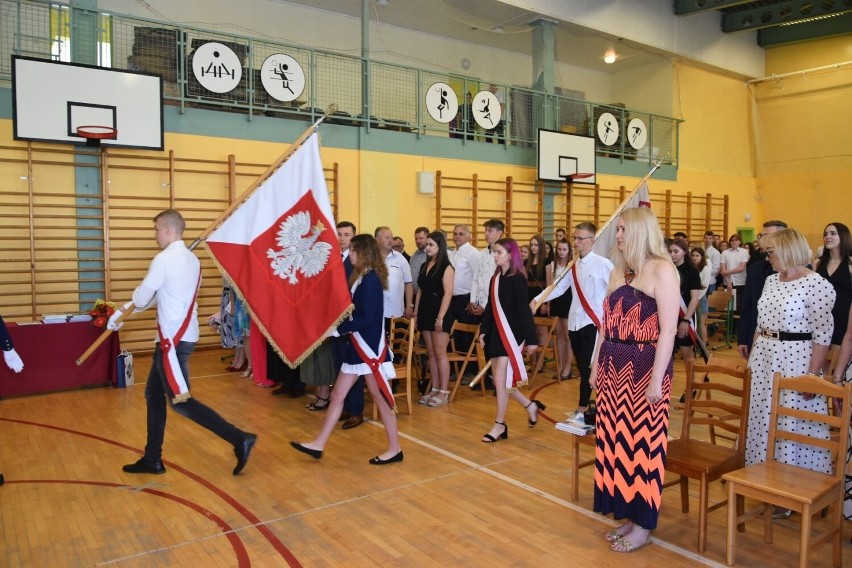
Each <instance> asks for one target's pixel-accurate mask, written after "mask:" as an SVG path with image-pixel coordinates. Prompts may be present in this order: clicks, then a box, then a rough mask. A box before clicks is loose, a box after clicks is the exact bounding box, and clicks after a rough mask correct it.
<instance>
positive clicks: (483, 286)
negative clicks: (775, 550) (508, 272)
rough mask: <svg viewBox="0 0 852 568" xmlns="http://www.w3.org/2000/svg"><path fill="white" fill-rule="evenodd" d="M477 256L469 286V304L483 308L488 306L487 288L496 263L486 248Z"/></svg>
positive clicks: (495, 268)
mask: <svg viewBox="0 0 852 568" xmlns="http://www.w3.org/2000/svg"><path fill="white" fill-rule="evenodd" d="M477 254H478V255H479V259H478V261H477V263H476V270H475V271H474V273H473V281H472V282H471V284H470V303H471V304H476V305H477V306H480V307H482V308H484V307H485V306H486V305H487V304H488V286H489V285H490V284H491V277H492V276H494V271H495V270H497V263H496V262H494V257H493V256H491V249H490V248H488V247H485V248H484V249H482V250H481V251H479V252H478V253H477Z"/></svg>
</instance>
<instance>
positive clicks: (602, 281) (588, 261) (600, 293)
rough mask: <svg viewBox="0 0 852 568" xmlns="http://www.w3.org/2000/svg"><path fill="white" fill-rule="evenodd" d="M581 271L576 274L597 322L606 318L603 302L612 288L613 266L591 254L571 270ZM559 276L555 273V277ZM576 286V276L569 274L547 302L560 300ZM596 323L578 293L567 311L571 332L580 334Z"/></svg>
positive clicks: (549, 296) (598, 256)
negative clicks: (581, 330)
mask: <svg viewBox="0 0 852 568" xmlns="http://www.w3.org/2000/svg"><path fill="white" fill-rule="evenodd" d="M578 268H579V272H578V273H577V275H578V279H579V281H580V286H581V287H582V289H583V296H584V297H585V298H586V301H587V302H588V303H589V306H590V307H591V308H592V311H593V312H595V315H596V316H598V321H600V320H601V319H603V302H604V298H606V289H607V287H608V286H609V275H610V273H611V272H612V269H613V266H612V263H611V262H610V261H609V259H608V258H604V257H602V256H600V255H599V254H596V253H595V252H594V251H592V252H589V254H587V255H586V256H584V257H582V258H579V259H578V260H577V262H576V263H575V264H574V266H573V267H572V268H571V270H572V271H574V270H577V269H578ZM556 276H557V275H556V274H555V275H554V277H556ZM573 286H574V275H573V274H572V273H568V274H566V275H565V276H563V277H562V279H561V280H560V281H559V282H558V283H557V284H556V287H555V288H554V289H553V291H552V292H550V294H549V295H548V296H547V299H545V300H544V301H546V302H549V301H551V300H554V299H556V298H558V297H559V296H561V295H562V294H564V293H565V292H566V291H567V290H568V289H569V288H571V287H573ZM543 294H544V292H542V293H541V294H539V295H538V296H536V300H539V299H540V298H541V296H542V295H543ZM593 324H594V322H593V321H592V318H590V317H589V314H587V313H586V310H585V309H583V303H582V302H581V301H580V299H579V298H578V297H577V293H576V292H575V293H574V298H573V299H572V300H571V308H570V309H569V310H568V330H569V331H577V330H578V329H582V328H584V327H586V326H587V325H593Z"/></svg>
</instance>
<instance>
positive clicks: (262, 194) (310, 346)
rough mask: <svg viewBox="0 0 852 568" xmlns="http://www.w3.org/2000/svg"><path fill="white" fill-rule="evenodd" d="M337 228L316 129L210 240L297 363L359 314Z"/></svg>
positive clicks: (266, 330)
mask: <svg viewBox="0 0 852 568" xmlns="http://www.w3.org/2000/svg"><path fill="white" fill-rule="evenodd" d="M335 225H336V224H335V221H334V218H333V215H332V210H331V203H330V201H329V198H328V189H327V188H326V185H325V176H324V174H323V169H322V162H321V160H320V152H319V136H318V135H317V134H316V133H314V134H313V135H311V136H310V137H309V138H308V139H307V140H306V141H305V143H304V144H303V145H302V146H301V147H300V148H299V149H298V150H296V152H295V153H293V155H292V156H290V158H289V159H288V160H287V161H286V162H284V163H283V164H282V165H281V167H279V168H278V169H277V170H276V171H275V172H274V173H273V174H272V175H271V176H269V177H268V178H267V179H266V180H265V181H263V182H262V183H261V184H260V186H259V187H258V189H257V190H256V191H255V192H254V193H253V194H252V195H251V196H250V197H249V198H248V199H246V201H245V202H244V203H243V204H242V205H240V207H239V208H237V209H236V210H234V212H233V213H232V214H231V215H230V216H229V217H228V219H227V220H226V221H225V222H224V223H222V225H220V226H219V227H218V228H217V229H216V230H215V231H213V232H212V233H211V234H210V235H209V236H208V237H207V238H206V240H205V244H206V246H207V249H208V250H209V251H210V254H211V256H212V257H213V259H214V261H215V262H216V264H217V265H218V266H219V268H220V269H221V270H222V272H223V273H224V274H225V275H226V276H227V277H228V279H230V280H231V282H232V283H233V286H234V289H235V290H236V292H237V294H238V295H239V297H240V298H241V299H242V300H243V302H244V303H245V304H246V307H247V308H248V311H249V313H250V314H251V316H252V318H253V319H254V321H255V323H256V324H257V327H258V328H259V329H260V331H261V332H262V333H263V334H264V335H265V336H266V338H267V340H268V341H269V343H270V344H271V345H272V346H273V347H274V348H275V350H276V351H277V352H278V354H279V355H281V358H282V359H283V360H284V362H286V363H287V364H288V365H290V366H291V367H296V366H297V365H299V364H300V363H301V362H302V361H304V359H305V358H306V357H307V356H308V355H310V354H311V352H313V350H314V349H315V348H316V347H317V346H318V345H319V344H320V343H321V342H322V341H323V339H324V338H325V337H327V336H328V335H329V334H330V333H331V332H332V331H333V330H334V329H336V328H337V326H338V325H339V323H340V321H342V320H343V318H345V317H347V316H348V315H349V313H350V312H351V311H352V297H351V295H350V294H349V286H348V283H347V281H346V272H345V270H344V268H343V262H342V261H341V258H340V245H339V243H338V241H337V229H336V227H335Z"/></svg>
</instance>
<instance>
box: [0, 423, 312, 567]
mask: <svg viewBox="0 0 852 568" xmlns="http://www.w3.org/2000/svg"><path fill="white" fill-rule="evenodd" d="M0 420H3V421H5V422H15V423H18V424H26V425H29V426H38V427H40V428H48V429H51V430H58V431H60V432H67V433H69V434H75V435H77V436H83V437H85V438H91V439H93V440H98V441H99V442H104V443H106V444H111V445H113V446H118V447H119V448H123V449H125V450H130V451H133V452H136V453H138V454H141V453H143V452H142V450H140V449H139V448H134V447H133V446H130V445H128V444H124V443H121V442H116V441H115V440H110V439H109V438H104V437H103V436H98V435H95V434H89V433H88V432H80V431H78V430H72V429H70V428H63V427H61V426H54V425H52V424H42V423H40V422H30V421H28V420H15V419H11V418H0ZM163 462H164V463H165V464H167V465H168V466H169V467H170V468H172V469H175V470H177V471H179V472H180V473H182V474H184V475H185V476H187V477H189V478H190V479H192V480H194V481H195V482H196V483H199V484H200V485H202V486H203V487H206V488H207V489H209V490H210V491H212V492H213V493H215V494H216V495H218V496H219V498H220V499H222V500H223V501H225V502H226V503H228V504H229V505H230V506H231V507H233V508H234V509H235V510H236V511H237V512H238V513H239V514H240V515H242V516H243V518H245V519H246V520H247V521H248V522H249V523H251V524H252V525H255V528H256V529H257V530H258V532H260V534H262V535H263V537H264V538H265V539H266V540H267V541H268V542H269V544H271V545H272V548H274V549H275V550H276V551H277V552H278V554H280V555H281V557H282V558H284V560H286V561H287V564H288V565H290V566H292V567H293V568H301V567H302V564H301V563H300V562H299V560H298V559H297V558H296V557H295V556H294V555H293V553H292V552H290V550H289V549H288V548H287V546H285V545H284V543H283V542H281V540H280V539H279V538H278V537H277V536H276V535H275V533H273V532H272V531H271V530H270V529H269V528H268V527H267V526H266V525H265V524H262V521H261V520H260V519H259V518H257V517H256V516H255V515H254V514H253V513H252V512H251V511H249V510H248V509H247V508H245V507H244V506H243V505H241V504H240V503H239V502H237V500H236V499H234V498H233V497H231V496H230V495H228V494H227V493H225V492H224V491H222V490H221V489H219V488H218V487H216V486H215V485H213V484H212V483H210V482H209V481H207V480H206V479H204V478H202V477H200V476H198V475H196V474H194V473H192V472H191V471H189V470H187V469H184V468H183V467H181V466H179V465H177V464H175V463H174V462H170V461H167V460H163Z"/></svg>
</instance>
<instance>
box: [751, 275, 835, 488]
mask: <svg viewBox="0 0 852 568" xmlns="http://www.w3.org/2000/svg"><path fill="white" fill-rule="evenodd" d="M834 298H835V292H834V288H832V286H831V284H830V283H829V282H828V281H827V280H825V279H824V278H823V277H822V276H820V275H819V274H816V273H815V272H812V273H809V274H807V275H806V276H803V277H801V278H798V279H796V280H791V281H789V282H781V279H780V278H779V276H778V274H773V275H772V276H770V277H769V278H767V279H766V284H764V286H763V294H761V295H760V300H758V302H757V328H758V330H760V329H761V328H763V329H766V330H771V331H786V332H788V333H811V334H813V339H812V340H811V339H808V340H804V341H779V340H777V339H770V338H768V337H762V336H758V337H757V339H756V340H755V342H754V346H753V347H752V349H751V354H750V356H749V358H748V366H749V368H750V369H751V396H750V400H749V410H748V428H747V430H746V446H745V463H746V465H753V464H756V463H763V462H765V461H766V460H767V459H771V458H772V455H771V454H769V452H768V447H767V446H768V439H769V412H770V410H771V407H772V375H773V374H774V373H781V375H782V376H784V377H797V376H799V375H804V374H805V373H807V372H808V368H809V366H810V363H811V355H812V354H813V344H814V343H818V344H820V345H828V344H829V342H830V341H831V335H832V331H833V329H834V322H833V320H832V318H831V307H832V306H833V305H834ZM781 404H782V405H784V406H788V407H790V406H792V407H795V408H800V409H802V410H808V411H811V412H823V413H826V412H828V403H827V402H826V400H825V397H821V396H815V397H813V398H811V399H810V400H806V399H805V398H804V397H803V396H802V395H801V394H800V393H793V392H789V391H783V392H782V395H781ZM782 424H783V428H784V429H785V430H794V431H796V432H799V433H800V434H804V435H807V436H814V437H820V438H828V428H827V427H826V426H825V425H824V424H818V423H814V422H812V421H810V420H798V419H795V418H785V419H784V421H783V422H782ZM777 449H778V453H777V456H778V461H780V462H782V463H787V464H791V465H797V466H799V467H804V468H807V469H811V470H813V471H821V472H823V473H830V472H831V456H830V455H829V452H828V450H825V449H820V448H817V447H815V446H808V445H804V444H798V443H793V442H783V443H781V442H779V444H778V446H777Z"/></svg>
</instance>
